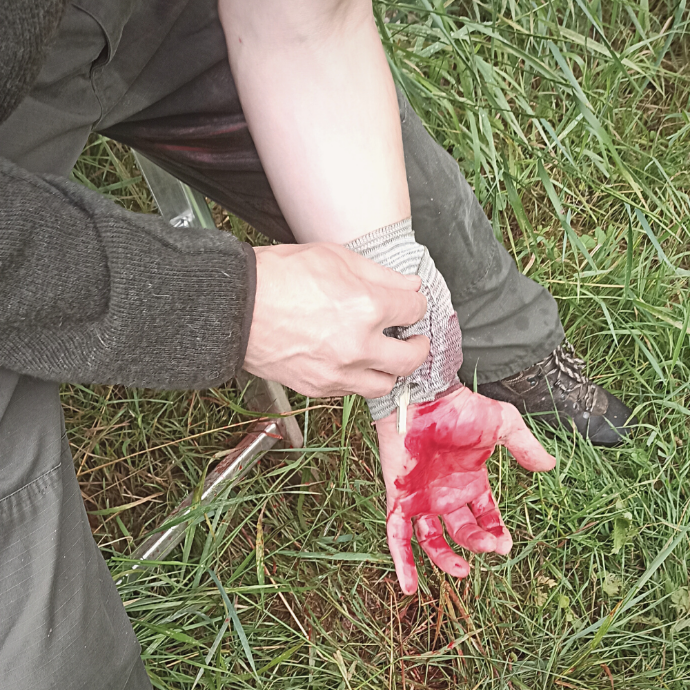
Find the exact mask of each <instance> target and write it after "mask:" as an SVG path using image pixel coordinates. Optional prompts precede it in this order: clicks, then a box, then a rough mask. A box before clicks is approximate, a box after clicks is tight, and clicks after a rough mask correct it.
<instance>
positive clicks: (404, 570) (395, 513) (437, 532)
mask: <svg viewBox="0 0 690 690" xmlns="http://www.w3.org/2000/svg"><path fill="white" fill-rule="evenodd" d="M376 427H377V430H378V436H379V448H380V454H381V466H382V469H383V477H384V480H385V482H386V492H387V504H388V519H387V531H388V546H389V548H390V551H391V555H392V556H393V562H394V563H395V570H396V573H397V574H398V580H399V581H400V586H401V588H402V590H403V592H404V593H405V594H412V593H413V592H414V591H415V590H416V589H417V570H416V568H415V564H414V557H413V554H412V544H411V539H412V531H413V525H412V520H413V518H414V519H415V521H414V532H415V534H416V536H417V541H418V542H419V544H420V546H421V547H422V548H423V549H424V551H425V552H426V554H427V555H428V556H429V558H430V559H431V560H432V561H433V562H434V563H435V564H436V565H437V566H438V567H439V568H441V570H444V571H445V572H447V573H449V574H450V575H454V576H456V577H465V576H466V575H467V574H468V573H469V570H470V566H469V564H468V563H467V561H466V560H464V559H463V558H461V557H460V556H458V555H457V554H456V553H455V552H454V551H453V550H452V549H451V548H450V546H449V545H448V543H447V542H446V540H445V538H444V536H443V527H442V526H441V520H440V519H439V516H441V517H442V518H443V522H444V524H445V526H446V530H447V531H448V533H449V534H450V536H451V537H452V538H453V539H454V541H455V542H456V543H457V544H459V545H460V546H462V547H464V548H466V549H468V550H469V551H473V552H475V553H480V552H488V551H495V552H496V553H500V554H507V553H508V552H509V551H510V549H511V547H512V545H513V540H512V538H511V536H510V533H509V532H508V530H507V529H506V527H505V525H504V523H503V519H502V518H501V513H500V512H499V510H498V508H497V506H496V502H495V501H494V497H493V494H492V492H491V487H490V486H489V479H488V473H487V469H486V464H485V462H486V460H487V459H488V458H489V456H490V455H491V453H493V451H494V448H495V446H496V444H497V443H499V444H501V445H504V446H506V447H507V448H508V450H510V452H511V453H512V454H513V455H514V456H515V459H516V460H517V461H518V462H519V463H520V464H521V465H522V466H523V467H524V468H526V469H528V470H531V471H532V472H544V471H547V470H551V469H553V467H554V466H555V464H556V460H555V459H554V458H553V457H552V456H551V455H549V454H548V453H547V452H546V451H545V450H544V449H543V448H542V446H541V445H540V443H539V442H538V441H537V439H536V438H534V436H533V435H532V433H531V432H530V431H529V429H527V427H526V426H525V423H524V421H523V420H522V417H521V416H520V413H519V412H518V411H517V409H516V408H515V407H513V406H512V405H509V404H507V403H502V402H497V401H495V400H491V399H489V398H485V397H483V396H481V395H479V394H477V393H472V392H471V391H470V390H469V389H467V388H459V389H457V390H454V391H453V392H452V393H449V394H448V395H446V396H445V397H443V398H440V399H438V400H435V401H433V402H428V403H422V404H420V405H411V406H410V407H409V409H408V412H407V433H406V434H405V435H401V434H399V433H398V431H397V428H396V415H395V414H392V415H389V416H388V417H385V418H384V419H380V420H379V421H378V422H376Z"/></svg>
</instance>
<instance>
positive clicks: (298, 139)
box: [219, 0, 410, 244]
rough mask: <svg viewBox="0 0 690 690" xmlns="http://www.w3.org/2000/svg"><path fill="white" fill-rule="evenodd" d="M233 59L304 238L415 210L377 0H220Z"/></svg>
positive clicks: (274, 180)
mask: <svg viewBox="0 0 690 690" xmlns="http://www.w3.org/2000/svg"><path fill="white" fill-rule="evenodd" d="M219 11H220V17H221V21H222V23H223V27H224V30H225V35H226V39H227V43H228V52H229V56H230V65H231V68H232V71H233V75H234V77H235V81H236V84H237V88H238V91H239V94H240V98H241V101H242V107H243V109H244V112H245V117H246V118H247V122H248V124H249V128H250V131H251V133H252V136H253V138H254V141H255V143H256V147H257V149H258V151H259V155H260V157H261V160H262V163H263V165H264V169H265V170H266V174H267V175H268V179H269V181H270V183H271V186H272V188H273V191H274V193H275V195H276V198H277V200H278V203H279V204H280V207H281V209H282V211H283V214H284V215H285V218H286V219H287V221H288V223H289V225H290V227H291V228H292V231H293V233H294V235H295V237H296V238H297V240H298V241H299V242H314V241H322V242H324V241H327V242H336V243H338V244H345V243H347V242H349V241H351V240H353V239H356V238H357V237H360V236H361V235H364V234H366V233H368V232H371V231H372V230H375V229H377V228H380V227H382V226H385V225H389V224H391V223H395V222H397V221H399V220H402V219H404V218H407V217H409V216H410V199H409V193H408V189H407V179H406V175H405V161H404V157H403V148H402V135H401V131H400V118H399V113H398V104H397V99H396V94H395V87H394V85H393V80H392V77H391V74H390V70H389V69H388V64H387V62H386V57H385V54H384V51H383V47H382V46H381V42H380V39H379V36H378V32H377V30H376V25H375V22H374V17H373V14H372V8H371V0H251V1H248V0H220V2H219Z"/></svg>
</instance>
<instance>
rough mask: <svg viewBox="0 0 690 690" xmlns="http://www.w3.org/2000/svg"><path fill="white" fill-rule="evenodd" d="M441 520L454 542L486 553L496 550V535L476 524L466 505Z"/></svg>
mask: <svg viewBox="0 0 690 690" xmlns="http://www.w3.org/2000/svg"><path fill="white" fill-rule="evenodd" d="M443 522H445V523H446V529H447V530H448V533H449V534H450V535H451V537H453V540H454V541H455V543H456V544H459V545H460V546H462V547H463V548H465V549H467V550H468V551H472V552H473V553H488V552H490V551H495V550H496V537H495V536H494V535H493V534H491V532H487V531H486V530H485V529H483V528H482V527H480V526H479V525H478V524H477V521H476V520H475V518H474V515H473V514H472V511H471V510H470V509H469V508H468V507H467V506H463V507H462V508H458V509H457V510H454V511H453V512H452V513H448V514H447V515H444V516H443Z"/></svg>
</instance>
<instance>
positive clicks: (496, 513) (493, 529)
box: [469, 486, 513, 556]
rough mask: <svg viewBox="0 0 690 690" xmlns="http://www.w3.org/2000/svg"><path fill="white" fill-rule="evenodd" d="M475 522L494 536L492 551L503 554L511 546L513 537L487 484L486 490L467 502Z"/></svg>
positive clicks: (507, 551)
mask: <svg viewBox="0 0 690 690" xmlns="http://www.w3.org/2000/svg"><path fill="white" fill-rule="evenodd" d="M469 507H470V510H471V511H472V514H473V515H474V519H475V520H476V521H477V524H478V525H479V526H480V527H481V528H482V529H483V530H484V531H486V532H489V533H490V534H493V535H494V537H496V548H495V549H494V551H495V552H496V553H500V554H501V555H503V556H505V555H506V554H507V553H509V552H510V550H511V549H512V548H513V538H512V537H511V536H510V532H509V531H508V529H507V528H506V526H505V523H504V522H503V518H502V517H501V511H500V510H499V509H498V506H497V505H496V501H495V499H494V495H493V493H492V491H491V488H490V487H489V486H487V487H486V491H485V492H484V493H483V494H481V496H479V497H477V498H476V499H475V500H474V501H472V502H471V503H470V504H469Z"/></svg>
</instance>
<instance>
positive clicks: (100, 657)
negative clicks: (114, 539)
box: [0, 369, 151, 690]
mask: <svg viewBox="0 0 690 690" xmlns="http://www.w3.org/2000/svg"><path fill="white" fill-rule="evenodd" d="M139 652H140V648H139V644H138V642H137V640H136V637H135V636H134V632H133V630H132V626H131V624H130V622H129V619H128V618H127V614H126V613H125V610H124V607H123V605H122V601H121V599H120V597H119V595H118V593H117V590H116V588H115V585H114V583H113V579H112V577H111V576H110V573H109V572H108V568H107V566H106V564H105V561H104V560H103V557H102V556H101V554H100V552H99V550H98V547H97V546H96V543H95V542H94V540H93V537H92V536H91V529H90V527H89V522H88V519H87V515H86V511H85V510H84V505H83V503H82V498H81V492H80V490H79V484H78V482H77V478H76V475H75V471H74V466H73V463H72V457H71V454H70V450H69V445H68V443H67V438H66V436H65V430H64V423H63V419H62V411H61V407H60V399H59V390H58V386H57V384H54V383H48V382H45V381H38V380H36V379H31V378H29V377H24V376H19V375H18V374H15V373H13V372H10V371H7V370H5V369H0V678H1V679H2V683H1V684H2V686H3V687H7V688H12V689H13V690H35V689H37V688H41V689H42V690H48V689H53V688H54V689H55V690H67V689H68V688H69V689H73V690H77V689H78V690H145V689H148V688H150V687H151V685H150V682H149V680H148V677H147V676H146V672H145V670H144V667H143V663H142V661H141V657H140V655H139Z"/></svg>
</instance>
